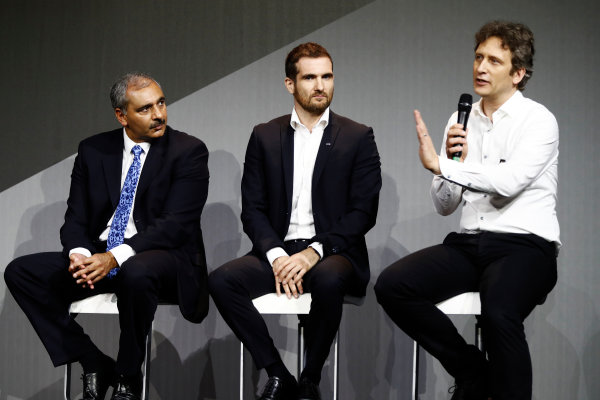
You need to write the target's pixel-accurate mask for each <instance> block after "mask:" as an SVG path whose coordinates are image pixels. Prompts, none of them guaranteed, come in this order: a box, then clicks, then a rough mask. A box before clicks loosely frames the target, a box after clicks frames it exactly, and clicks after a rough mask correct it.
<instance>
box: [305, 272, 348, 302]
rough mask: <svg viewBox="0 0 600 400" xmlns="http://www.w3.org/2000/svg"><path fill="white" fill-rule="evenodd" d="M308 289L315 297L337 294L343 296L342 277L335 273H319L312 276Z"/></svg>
mask: <svg viewBox="0 0 600 400" xmlns="http://www.w3.org/2000/svg"><path fill="white" fill-rule="evenodd" d="M311 279H312V284H311V287H310V291H311V293H313V294H314V295H316V296H319V295H332V294H338V295H339V296H341V297H342V298H343V296H344V277H343V276H340V275H339V274H337V273H335V271H327V272H325V271H320V273H319V274H317V275H316V276H313V277H312V278H311Z"/></svg>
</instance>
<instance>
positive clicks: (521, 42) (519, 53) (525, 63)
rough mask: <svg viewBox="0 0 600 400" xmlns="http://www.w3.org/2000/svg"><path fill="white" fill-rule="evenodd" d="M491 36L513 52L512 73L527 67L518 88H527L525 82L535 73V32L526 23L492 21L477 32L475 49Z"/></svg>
mask: <svg viewBox="0 0 600 400" xmlns="http://www.w3.org/2000/svg"><path fill="white" fill-rule="evenodd" d="M490 37H497V38H499V39H500V40H501V41H502V46H503V47H504V48H508V49H509V50H510V52H511V54H512V59H511V62H512V69H511V71H510V73H511V74H513V73H515V71H517V70H519V69H521V68H525V76H523V79H521V82H519V84H518V85H517V89H519V90H521V91H523V90H525V84H526V83H527V81H528V80H529V78H531V75H533V55H534V54H535V48H534V46H533V45H534V39H533V32H531V29H529V28H528V27H527V26H526V25H523V24H520V23H517V22H506V21H491V22H488V23H487V24H485V25H483V26H482V27H481V28H480V29H479V31H478V32H477V33H476V34H475V50H477V48H478V47H479V45H480V44H481V43H483V42H485V41H486V40H487V39H489V38H490Z"/></svg>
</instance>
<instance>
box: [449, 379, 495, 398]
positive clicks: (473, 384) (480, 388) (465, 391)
mask: <svg viewBox="0 0 600 400" xmlns="http://www.w3.org/2000/svg"><path fill="white" fill-rule="evenodd" d="M449 391H450V393H452V398H451V399H450V400H488V393H487V392H488V391H487V385H486V381H485V379H472V380H457V381H456V385H454V386H453V387H451V388H450V390H449Z"/></svg>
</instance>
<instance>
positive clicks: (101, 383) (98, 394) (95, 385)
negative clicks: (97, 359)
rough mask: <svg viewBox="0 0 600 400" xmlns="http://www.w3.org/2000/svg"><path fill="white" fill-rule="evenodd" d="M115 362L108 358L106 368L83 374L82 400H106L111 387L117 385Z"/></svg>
mask: <svg viewBox="0 0 600 400" xmlns="http://www.w3.org/2000/svg"><path fill="white" fill-rule="evenodd" d="M114 371H115V362H114V360H112V359H111V358H109V357H107V361H106V362H105V363H104V367H103V368H102V369H101V370H100V371H97V372H88V373H86V372H85V371H84V372H83V375H81V380H82V381H83V397H82V399H81V400H104V396H106V392H107V391H108V387H109V386H113V385H114V384H115V372H114Z"/></svg>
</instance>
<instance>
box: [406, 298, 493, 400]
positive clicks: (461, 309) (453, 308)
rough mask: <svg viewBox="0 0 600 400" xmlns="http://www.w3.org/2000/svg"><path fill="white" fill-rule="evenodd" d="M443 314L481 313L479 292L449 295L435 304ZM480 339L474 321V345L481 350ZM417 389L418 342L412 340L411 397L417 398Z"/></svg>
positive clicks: (477, 324)
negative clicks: (449, 296)
mask: <svg viewBox="0 0 600 400" xmlns="http://www.w3.org/2000/svg"><path fill="white" fill-rule="evenodd" d="M436 306H437V308H439V309H440V310H441V311H442V312H443V313H444V314H447V315H459V314H466V315H481V300H480V299H479V292H467V293H462V294H459V295H458V296H454V297H451V298H449V299H447V300H444V301H442V302H441V303H438V304H436ZM482 343H483V342H482V340H481V327H480V326H479V323H475V346H477V348H478V349H479V350H482V351H483V344H482ZM418 390H419V344H418V343H417V342H416V341H415V342H414V350H413V379H412V399H413V400H418V399H417V396H418Z"/></svg>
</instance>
